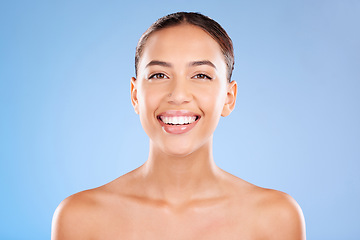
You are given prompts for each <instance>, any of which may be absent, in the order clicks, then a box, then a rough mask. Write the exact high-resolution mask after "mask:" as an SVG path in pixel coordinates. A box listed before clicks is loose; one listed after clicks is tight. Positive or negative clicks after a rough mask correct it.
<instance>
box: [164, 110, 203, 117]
mask: <svg viewBox="0 0 360 240" xmlns="http://www.w3.org/2000/svg"><path fill="white" fill-rule="evenodd" d="M160 116H165V117H181V116H188V117H192V116H195V117H200V115H199V114H196V113H194V112H191V111H188V110H167V111H165V112H162V113H160V114H158V115H157V117H160Z"/></svg>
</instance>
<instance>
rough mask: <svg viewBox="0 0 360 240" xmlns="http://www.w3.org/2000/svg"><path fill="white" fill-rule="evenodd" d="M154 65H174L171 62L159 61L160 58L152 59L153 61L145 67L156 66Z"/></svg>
mask: <svg viewBox="0 0 360 240" xmlns="http://www.w3.org/2000/svg"><path fill="white" fill-rule="evenodd" d="M154 65H159V66H163V67H172V64H171V63H168V62H163V61H158V60H152V61H151V62H149V63H148V64H146V66H145V67H146V68H147V67H150V66H154Z"/></svg>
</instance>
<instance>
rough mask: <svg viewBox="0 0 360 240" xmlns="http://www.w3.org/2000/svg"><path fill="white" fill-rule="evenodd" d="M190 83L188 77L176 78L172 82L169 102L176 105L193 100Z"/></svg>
mask: <svg viewBox="0 0 360 240" xmlns="http://www.w3.org/2000/svg"><path fill="white" fill-rule="evenodd" d="M190 90H191V89H190V86H189V82H188V81H187V79H186V77H181V76H179V77H176V78H174V79H173V81H172V87H171V90H170V92H169V101H170V102H172V103H175V104H182V103H186V102H189V101H190V100H191V92H190Z"/></svg>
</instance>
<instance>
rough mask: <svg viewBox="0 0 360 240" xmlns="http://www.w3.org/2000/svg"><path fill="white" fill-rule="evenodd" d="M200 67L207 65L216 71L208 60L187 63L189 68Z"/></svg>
mask: <svg viewBox="0 0 360 240" xmlns="http://www.w3.org/2000/svg"><path fill="white" fill-rule="evenodd" d="M201 65H208V66H210V67H213V68H215V69H216V67H215V64H213V63H212V62H210V61H209V60H202V61H194V62H190V63H189V66H190V67H194V66H201Z"/></svg>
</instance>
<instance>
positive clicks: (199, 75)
mask: <svg viewBox="0 0 360 240" xmlns="http://www.w3.org/2000/svg"><path fill="white" fill-rule="evenodd" d="M193 78H196V79H209V80H212V78H211V77H209V76H208V75H206V74H203V73H199V74H196V75H195V76H194V77H193Z"/></svg>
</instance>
